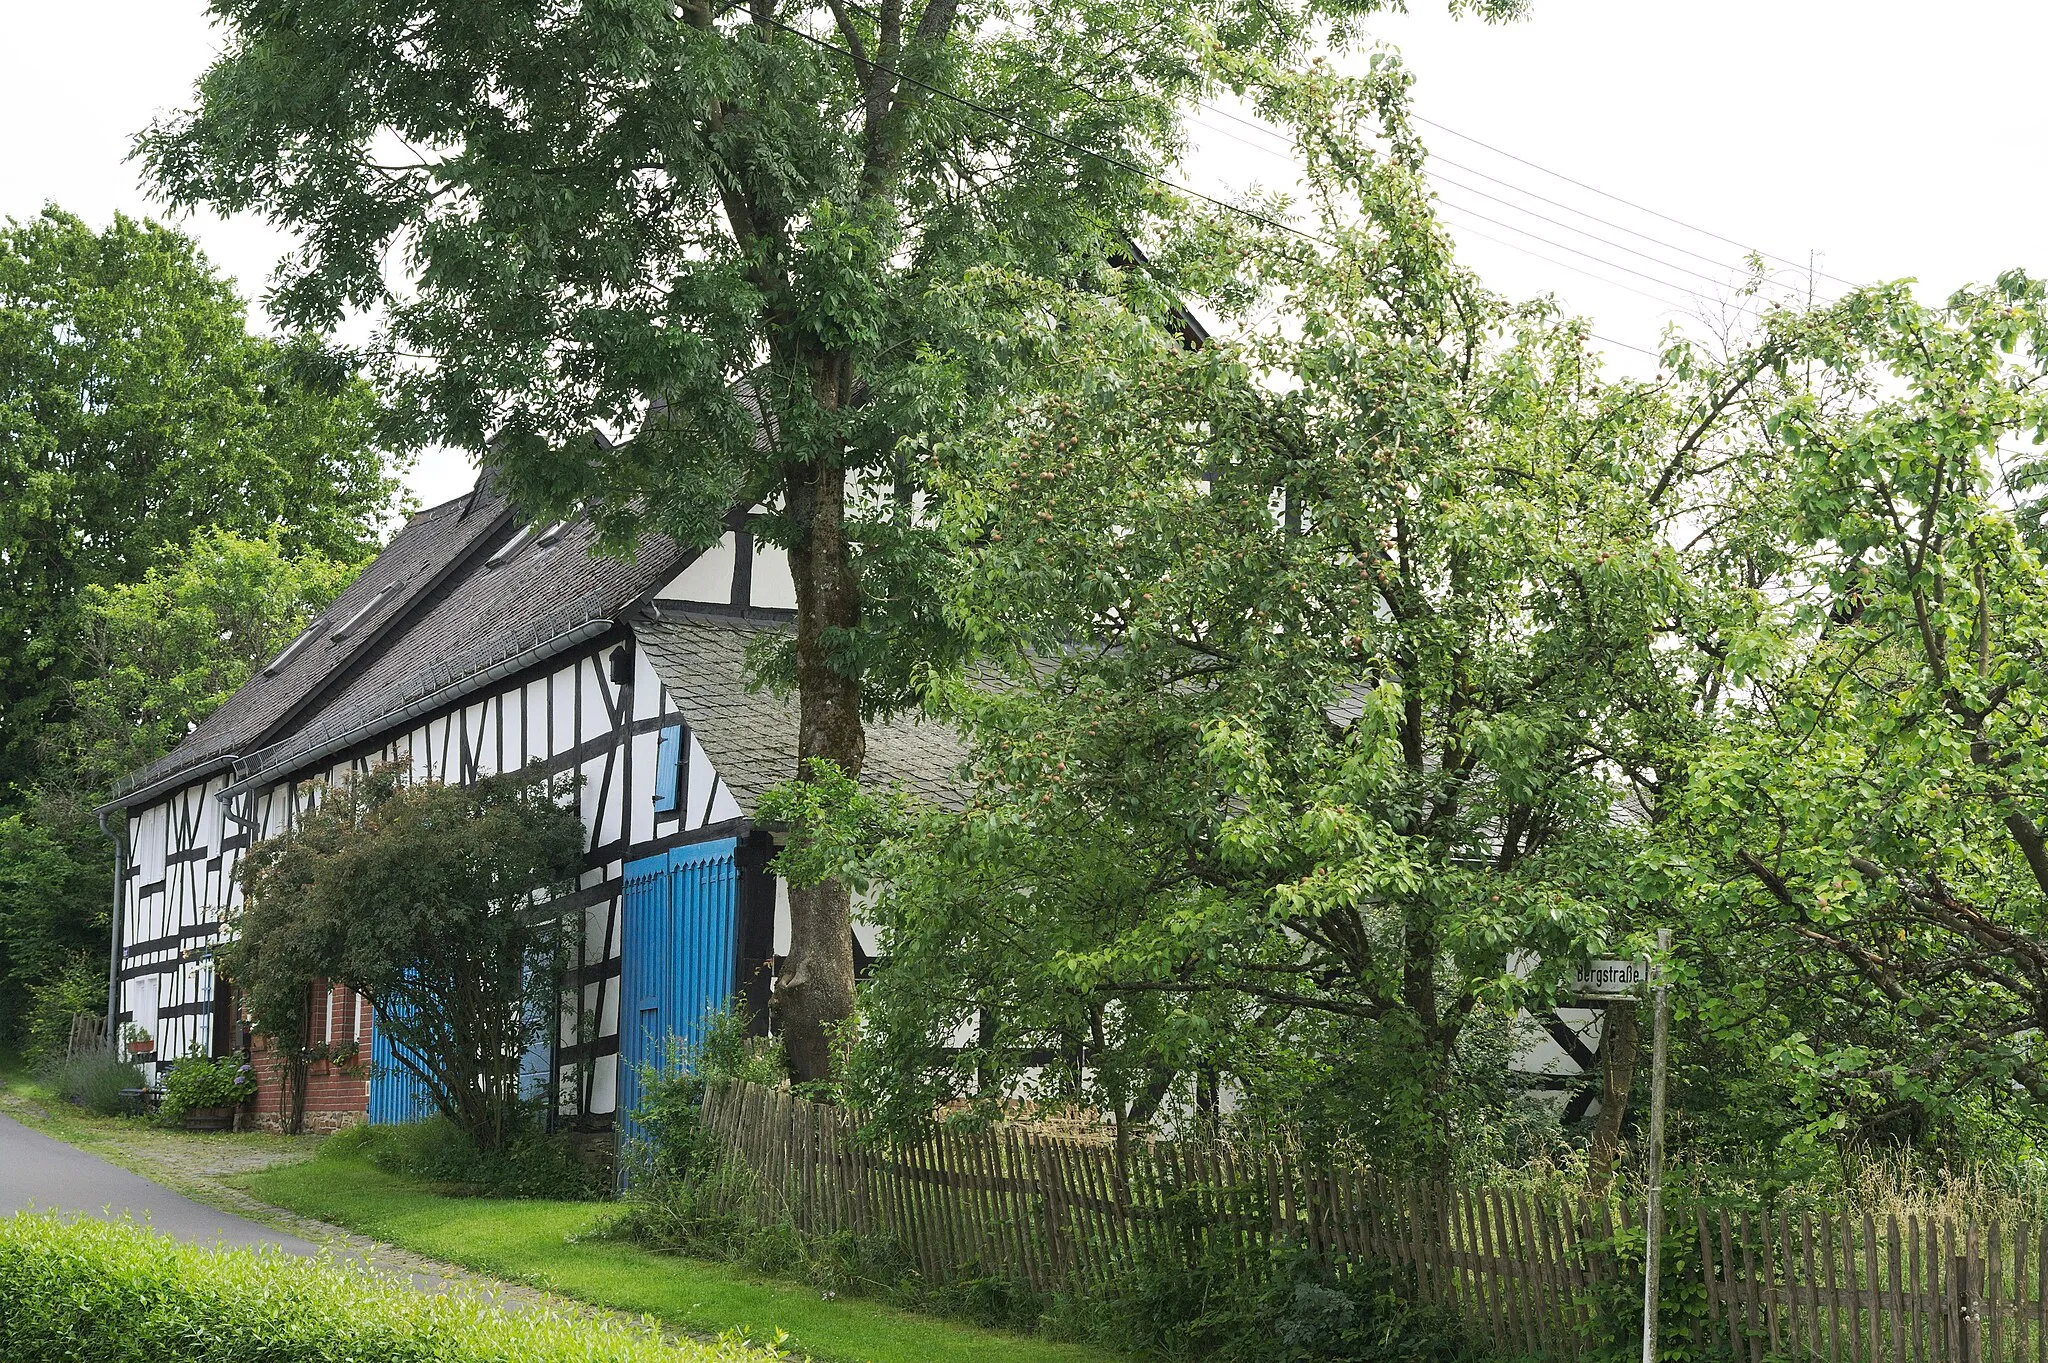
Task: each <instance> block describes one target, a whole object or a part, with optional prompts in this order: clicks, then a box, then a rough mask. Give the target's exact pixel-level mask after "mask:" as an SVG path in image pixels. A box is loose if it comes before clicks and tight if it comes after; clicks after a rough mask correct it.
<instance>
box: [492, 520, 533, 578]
mask: <svg viewBox="0 0 2048 1363" xmlns="http://www.w3.org/2000/svg"><path fill="white" fill-rule="evenodd" d="M532 538H533V527H532V526H531V525H522V526H520V527H519V533H518V534H516V535H514V536H513V537H512V538H511V539H509V540H506V541H505V542H504V544H502V545H500V546H499V547H498V552H497V553H495V554H492V555H491V557H490V558H489V560H488V561H486V562H485V564H484V566H485V567H486V568H496V567H498V566H500V565H501V564H503V563H505V562H507V561H508V560H510V559H511V557H512V556H513V555H514V554H516V553H518V552H519V551H520V549H522V548H524V547H525V545H526V542H527V541H528V540H529V539H532Z"/></svg>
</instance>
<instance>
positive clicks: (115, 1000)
mask: <svg viewBox="0 0 2048 1363" xmlns="http://www.w3.org/2000/svg"><path fill="white" fill-rule="evenodd" d="M109 812H110V811H108V810H105V809H102V810H100V811H99V824H100V832H101V833H103V834H105V835H106V836H107V837H108V838H109V839H110V840H112V842H113V844H114V913H113V920H114V921H113V925H112V927H111V928H110V929H109V937H110V940H109V942H108V945H107V1047H108V1049H109V1050H110V1051H111V1052H112V1053H113V1055H114V1057H115V1058H116V1059H119V1058H120V1055H121V1038H120V1033H119V1032H118V1031H116V1030H115V1029H116V1027H117V1026H118V1025H119V1018H120V1015H121V920H122V918H123V917H125V916H126V913H127V907H128V905H127V896H126V894H125V893H123V891H124V890H125V889H126V888H127V878H128V825H127V823H126V821H125V819H124V821H123V823H122V825H121V831H120V832H118V833H117V832H115V831H114V830H113V829H111V828H108V827H107V815H108V813H109ZM122 812H123V814H124V815H125V814H126V812H127V811H125V810H123V811H122Z"/></svg>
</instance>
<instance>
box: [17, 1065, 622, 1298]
mask: <svg viewBox="0 0 2048 1363" xmlns="http://www.w3.org/2000/svg"><path fill="white" fill-rule="evenodd" d="M9 1114H12V1115H9ZM16 1118H20V1119H21V1120H16ZM35 1128H41V1129H35ZM58 1136H70V1137H73V1138H75V1139H74V1140H73V1141H71V1142H69V1143H67V1142H66V1141H65V1140H60V1139H57V1137H58ZM318 1144H319V1138H318V1137H314V1136H295V1137H283V1136H252V1135H232V1136H231V1135H196V1134H192V1133H188V1132H182V1131H170V1130H165V1129H163V1128H161V1127H155V1126H149V1125H145V1124H143V1123H140V1122H78V1121H73V1120H71V1119H69V1118H66V1117H61V1116H58V1115H56V1114H52V1113H50V1112H49V1111H48V1110H47V1109H45V1108H43V1107H42V1106H41V1105H40V1104H38V1103H36V1102H34V1101H33V1100H31V1099H28V1098H24V1097H21V1096H19V1095H17V1094H7V1093H0V1216H5V1215H8V1214H11V1213H13V1212H17V1211H25V1210H29V1209H31V1208H33V1209H36V1210H41V1211H59V1212H65V1213H70V1214H75V1215H82V1216H94V1217H101V1218H104V1219H110V1220H119V1219H121V1217H122V1216H124V1215H126V1216H131V1217H133V1218H134V1219H135V1220H137V1221H144V1220H146V1221H148V1222H149V1224H150V1225H151V1226H152V1227H153V1228H154V1229H156V1230H158V1231H160V1232H162V1233H164V1234H166V1235H170V1236H172V1237H174V1238H176V1239H179V1240H186V1241H190V1242H193V1243H197V1244H212V1243H219V1244H225V1245H229V1246H233V1247H238V1248H242V1247H251V1246H258V1245H274V1246H276V1247H277V1248H279V1249H281V1250H283V1251H285V1252H287V1253H292V1254H309V1255H310V1254H321V1253H333V1254H334V1255H336V1256H337V1257H341V1258H347V1259H354V1260H358V1261H360V1262H362V1263H365V1264H368V1265H370V1266H371V1267H372V1268H374V1269H376V1270H377V1271H379V1272H381V1273H388V1274H392V1275H394V1276H398V1277H404V1278H409V1279H411V1280H412V1282H413V1284H414V1286H416V1287H419V1288H421V1289H423V1290H428V1291H444V1290H447V1289H448V1288H451V1287H458V1288H463V1289H466V1290H469V1291H472V1292H476V1293H479V1294H481V1295H483V1296H486V1297H489V1298H491V1299H492V1300H494V1301H495V1302H497V1303H498V1304H499V1305H502V1306H506V1307H510V1308H512V1309H515V1310H521V1309H530V1308H532V1307H536V1306H541V1307H547V1308H549V1309H551V1310H553V1311H554V1312H555V1313H557V1314H560V1315H575V1316H583V1317H587V1318H593V1319H596V1318H604V1319H611V1320H615V1321H619V1322H622V1323H625V1324H630V1325H634V1326H640V1327H644V1326H645V1325H646V1324H647V1322H644V1321H641V1320H639V1319H638V1318H637V1317H630V1316H627V1315H625V1314H623V1313H620V1312H613V1311H605V1310H601V1309H599V1308H597V1307H593V1306H590V1305H588V1304H587V1303H584V1302H578V1301H572V1300H570V1299H568V1298H565V1297H557V1296H554V1295H552V1294H550V1293H547V1292H542V1291H540V1290H538V1289H536V1288H532V1287H528V1286H525V1285H524V1284H521V1283H515V1282H509V1281H507V1280H505V1279H502V1278H494V1277H491V1276H489V1275H488V1274H483V1273H477V1272H474V1271H473V1270H470V1269H467V1268H463V1267H461V1266H459V1265H456V1264H448V1263H443V1262H441V1261H440V1260H438V1259H430V1258H428V1257H426V1256H425V1255H422V1254H414V1253H412V1252H411V1251H409V1250H404V1249H400V1248H398V1247H397V1246H396V1245H387V1244H384V1243H382V1242H380V1241H377V1240H372V1239H370V1238H369V1237H367V1236H363V1235H357V1234H355V1233H354V1232H352V1231H348V1230H345V1229H343V1228H342V1227H340V1226H335V1225H330V1224H328V1223H327V1222H325V1221H315V1220H313V1219H312V1218H310V1217H304V1216H298V1215H295V1214H293V1213H291V1212H288V1211H285V1210H284V1209H283V1208H280V1207H273V1206H271V1205H270V1204H269V1203H267V1202H261V1201H258V1200H257V1199H256V1198H254V1197H251V1196H250V1195H249V1194H248V1193H246V1192H244V1191H242V1190H241V1189H240V1188H235V1187H232V1186H230V1185H229V1184H228V1183H227V1182H226V1180H227V1179H230V1178H234V1177H236V1176H238V1175H241V1174H250V1173H255V1172H256V1171H258V1170H260V1169H267V1168H271V1167H272V1166H274V1165H279V1164H291V1163H296V1162H298V1161H300V1160H304V1159H309V1158H311V1157H312V1154H313V1149H314V1147H315V1146H316V1145H318Z"/></svg>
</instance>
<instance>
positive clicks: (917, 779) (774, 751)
mask: <svg viewBox="0 0 2048 1363" xmlns="http://www.w3.org/2000/svg"><path fill="white" fill-rule="evenodd" d="M783 628H787V626H783V625H779V624H767V623H762V622H759V621H753V620H746V619H740V618H723V617H720V616H717V615H712V614H695V613H689V614H678V613H677V612H676V611H675V610H674V609H673V608H669V607H664V608H662V610H661V612H660V618H658V619H642V620H636V621H635V622H634V624H633V632H634V634H635V635H637V636H638V637H639V640H640V646H641V647H642V648H643V649H645V650H646V651H647V658H648V661H649V662H651V663H652V664H653V665H654V671H655V674H656V675H657V676H659V677H660V678H661V680H662V684H663V685H664V686H665V687H666V688H667V690H668V694H669V697H670V699H672V700H673V701H674V702H675V704H676V708H677V709H678V710H680V711H682V714H683V718H684V720H685V721H687V722H688V724H689V726H690V729H691V732H693V733H695V734H696V736H697V741H698V742H699V743H701V744H703V745H704V755H705V756H706V757H708V758H710V759H711V765H712V766H713V767H715V768H717V770H718V774H719V776H721V777H722V778H724V780H725V784H726V787H727V789H729V790H731V791H732V794H733V798H734V799H735V800H737V801H738V802H739V806H740V810H741V812H742V813H744V814H745V815H746V816H747V817H748V818H752V817H753V816H754V810H755V808H756V806H757V804H758V802H759V800H760V798H761V795H762V793H763V792H764V791H766V790H767V789H768V788H769V787H770V786H773V785H776V784H778V783H780V782H783V781H787V780H788V779H789V778H791V777H792V776H794V775H796V733H797V704H796V697H795V696H793V695H790V696H777V695H775V694H773V693H771V692H767V691H755V690H752V689H750V688H749V686H748V676H747V666H746V652H747V646H748V644H750V643H751V642H752V641H753V640H755V639H756V638H759V637H760V636H761V635H762V633H763V632H764V631H768V630H777V629H783ZM867 739H868V757H867V767H866V770H865V771H864V773H863V775H862V780H863V781H864V782H865V783H867V784H870V785H879V786H890V785H902V786H905V787H908V788H909V789H910V790H912V791H913V792H915V793H916V794H918V795H920V796H922V797H923V798H925V799H927V800H931V801H933V802H934V803H936V804H939V805H942V806H944V807H946V808H948V809H958V808H959V807H960V806H961V805H963V804H965V803H966V799H967V786H966V783H965V782H964V781H962V780H961V779H960V777H959V770H960V767H961V765H962V764H963V763H964V762H965V761H966V760H967V747H966V745H965V744H964V743H962V742H961V741H960V736H959V734H958V733H956V732H955V731H954V730H953V729H952V728H950V727H949V726H947V725H944V724H938V723H934V722H932V721H930V720H924V719H918V718H915V717H912V716H897V717H896V718H893V719H888V720H882V721H879V722H877V721H870V722H869V724H868V726H867Z"/></svg>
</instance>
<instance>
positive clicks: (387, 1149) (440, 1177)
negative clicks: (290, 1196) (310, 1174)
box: [321, 1116, 611, 1201]
mask: <svg viewBox="0 0 2048 1363" xmlns="http://www.w3.org/2000/svg"><path fill="white" fill-rule="evenodd" d="M321 1153H322V1154H323V1155H325V1154H333V1155H337V1156H345V1155H354V1154H360V1155H361V1156H363V1157H364V1158H366V1159H368V1160H369V1161H370V1163H372V1164H374V1165H376V1166H377V1167H378V1168H379V1169H382V1170H384V1171H385V1172H386V1173H392V1174H402V1175H404V1176H405V1177H407V1178H416V1179H421V1180H423V1181H425V1182H428V1183H435V1184H440V1185H442V1186H443V1187H444V1188H446V1189H448V1190H450V1191H453V1192H458V1193H462V1194H465V1195H469V1196H478V1197H535V1198H554V1199H559V1200H564V1201H579V1200H583V1199H588V1198H597V1197H602V1196H604V1195H605V1193H606V1192H607V1191H608V1187H609V1184H610V1181H611V1180H610V1177H609V1173H608V1171H607V1170H605V1169H603V1168H599V1167H594V1166H592V1165H589V1164H586V1163H584V1162H583V1161H582V1159H581V1158H579V1157H578V1155H577V1153H576V1147H575V1146H574V1145H573V1144H572V1143H571V1142H570V1140H569V1138H568V1137H567V1136H565V1135H549V1134H548V1133H547V1132H545V1131H542V1130H540V1129H539V1123H538V1122H536V1121H533V1120H532V1119H531V1117H530V1116H529V1117H528V1119H527V1120H525V1121H524V1122H522V1124H521V1125H520V1127H519V1128H518V1129H517V1130H516V1131H515V1134H514V1135H513V1136H512V1137H511V1138H510V1139H509V1140H507V1141H506V1142H505V1143H504V1144H503V1145H500V1146H499V1147H498V1148H496V1149H494V1150H485V1149H482V1148H480V1147H479V1146H478V1145H477V1143H476V1142H475V1141H474V1140H472V1139H470V1137H469V1136H468V1135H467V1133H465V1132H464V1131H463V1130H462V1129H461V1128H460V1127H458V1126H456V1125H455V1124H454V1123H453V1122H451V1121H449V1120H448V1119H447V1118H446V1117H441V1116H433V1117H428V1118H426V1119H424V1120H423V1121H417V1122H406V1123H404V1124H402V1125H398V1126H358V1127H354V1128H352V1129H350V1130H348V1131H344V1132H342V1133H341V1134H339V1135H337V1136H334V1137H332V1138H331V1139H330V1140H329V1141H328V1142H327V1143H326V1144H325V1145H323V1146H322V1147H321Z"/></svg>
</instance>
